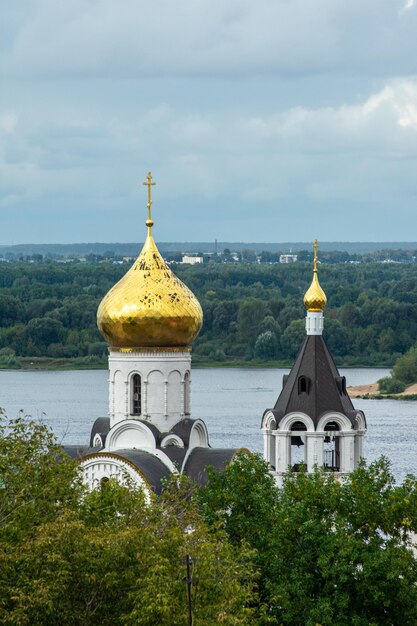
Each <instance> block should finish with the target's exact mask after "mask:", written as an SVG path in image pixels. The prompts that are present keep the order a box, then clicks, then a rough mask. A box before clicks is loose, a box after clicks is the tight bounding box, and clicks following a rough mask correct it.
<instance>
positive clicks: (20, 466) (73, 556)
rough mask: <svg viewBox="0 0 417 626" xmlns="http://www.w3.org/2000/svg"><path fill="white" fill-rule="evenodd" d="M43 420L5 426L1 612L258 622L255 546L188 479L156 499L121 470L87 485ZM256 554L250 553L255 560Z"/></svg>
mask: <svg viewBox="0 0 417 626" xmlns="http://www.w3.org/2000/svg"><path fill="white" fill-rule="evenodd" d="M77 467H78V466H77V464H76V463H74V461H72V460H70V459H69V458H68V457H66V456H65V454H63V452H62V450H61V449H60V447H59V446H57V445H56V443H55V441H54V438H53V436H52V435H51V433H50V432H49V431H48V430H47V429H46V428H45V427H44V426H42V425H39V424H36V423H35V422H32V421H26V420H25V419H23V418H20V419H18V420H15V421H3V423H2V425H1V426H0V622H1V623H2V624H13V625H16V624H19V625H24V624H27V625H28V626H29V625H30V626H38V625H39V626H42V625H45V626H51V625H54V624H56V625H57V626H58V625H59V626H66V625H74V626H75V625H77V626H79V625H86V626H87V625H88V626H90V625H104V626H105V625H109V626H110V625H112V626H114V625H115V624H126V625H129V624H132V625H133V624H135V625H136V624H143V625H144V626H154V625H155V624H159V625H162V626H183V624H185V623H187V615H188V605H187V596H186V584H185V578H186V574H187V571H186V563H185V557H186V556H187V555H189V556H190V557H191V585H192V609H193V613H194V617H195V620H196V623H198V624H202V625H205V626H212V624H217V623H221V624H227V625H230V626H232V625H238V624H239V625H240V624H251V623H252V621H251V617H252V614H253V609H252V608H250V605H251V603H252V602H253V596H254V593H253V582H254V568H252V566H251V564H250V563H249V562H248V550H247V549H243V551H242V550H241V549H240V548H239V549H238V548H237V547H235V546H233V545H232V544H231V543H230V542H229V541H228V539H227V535H226V533H225V532H224V531H223V530H222V529H220V528H214V527H211V528H210V529H209V528H208V526H207V524H206V523H205V521H204V519H203V517H202V515H201V514H200V513H199V512H198V510H197V508H196V506H195V505H194V503H193V499H192V498H190V487H189V486H188V485H186V484H184V483H183V481H181V480H179V479H174V480H173V481H172V482H171V483H168V484H167V485H166V488H165V490H164V493H163V495H162V496H161V497H159V498H158V499H155V500H154V502H153V504H152V506H150V507H149V506H146V505H145V500H144V498H143V494H142V492H141V491H140V490H137V489H134V488H133V486H130V488H126V487H121V486H120V485H119V484H118V483H117V482H113V481H112V480H110V481H108V482H103V484H102V486H101V489H99V490H97V491H94V492H92V493H87V492H86V490H85V489H84V487H83V485H82V482H81V481H80V479H79V476H78V471H77ZM248 563H249V564H248Z"/></svg>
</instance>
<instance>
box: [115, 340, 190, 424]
mask: <svg viewBox="0 0 417 626" xmlns="http://www.w3.org/2000/svg"><path fill="white" fill-rule="evenodd" d="M134 374H139V375H140V376H141V414H140V415H133V414H132V408H133V402H132V386H133V382H132V378H133V376H134ZM190 382H191V355H190V352H189V350H186V349H184V350H181V351H179V350H172V351H171V350H158V349H152V348H149V349H147V350H144V349H143V350H139V349H138V350H117V349H113V348H110V351H109V417H110V426H111V427H113V426H114V425H115V424H117V423H118V422H120V421H122V420H128V419H143V420H147V421H148V422H150V423H152V424H155V426H157V427H158V428H159V430H160V431H162V432H164V431H169V430H170V429H171V428H172V427H173V426H174V425H175V424H176V423H177V422H179V421H180V420H181V419H183V418H184V417H185V416H186V411H187V412H188V413H189V412H190Z"/></svg>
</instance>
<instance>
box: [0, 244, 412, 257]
mask: <svg viewBox="0 0 417 626" xmlns="http://www.w3.org/2000/svg"><path fill="white" fill-rule="evenodd" d="M141 247H142V244H141V243H138V242H130V243H120V242H119V243H118V242H110V243H98V242H90V243H68V244H17V245H10V246H7V245H2V246H0V257H3V258H8V257H9V258H12V259H18V258H19V257H21V256H23V257H25V256H31V255H33V254H38V255H39V254H40V255H42V256H44V257H49V258H57V257H68V256H78V257H80V256H87V255H89V254H93V255H98V256H105V255H106V254H107V253H108V252H112V253H113V254H114V255H116V256H134V255H137V254H138V253H139V251H140V249H141ZM158 247H159V249H160V251H161V252H165V253H170V252H181V253H184V252H191V253H198V252H202V253H214V252H218V253H221V252H223V250H224V249H229V250H231V251H233V252H242V251H243V250H251V251H253V252H255V253H256V254H261V253H262V252H275V253H283V254H284V253H288V252H290V251H292V252H294V253H297V252H300V251H301V250H311V248H312V242H311V241H309V242H300V241H298V242H276V243H266V242H264V243H262V242H259V243H258V242H249V243H247V242H241V241H240V242H239V241H237V242H227V241H218V242H215V241H200V242H198V241H197V242H196V241H182V242H175V241H174V242H159V243H158ZM381 250H403V251H404V250H405V251H412V250H417V242H374V241H369V242H366V241H363V242H355V241H353V242H352V241H336V242H332V241H323V242H320V251H321V252H331V251H335V252H347V253H348V254H358V255H363V254H369V253H372V252H379V251H381Z"/></svg>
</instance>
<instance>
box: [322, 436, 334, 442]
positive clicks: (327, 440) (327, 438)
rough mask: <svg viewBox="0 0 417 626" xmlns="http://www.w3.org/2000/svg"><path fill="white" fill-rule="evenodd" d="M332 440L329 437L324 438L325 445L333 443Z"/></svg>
mask: <svg viewBox="0 0 417 626" xmlns="http://www.w3.org/2000/svg"><path fill="white" fill-rule="evenodd" d="M331 441H332V438H331V437H330V436H329V435H326V436H325V438H324V443H331Z"/></svg>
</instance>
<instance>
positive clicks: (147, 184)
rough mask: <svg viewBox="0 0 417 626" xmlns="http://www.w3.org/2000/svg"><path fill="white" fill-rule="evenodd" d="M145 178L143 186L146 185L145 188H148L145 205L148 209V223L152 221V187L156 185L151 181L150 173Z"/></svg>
mask: <svg viewBox="0 0 417 626" xmlns="http://www.w3.org/2000/svg"><path fill="white" fill-rule="evenodd" d="M146 178H147V181H146V182H145V183H143V184H144V185H146V187H147V188H148V204H147V205H146V206H147V207H148V221H152V217H151V206H152V186H153V185H156V183H155V182H153V181H152V174H151V173H150V172H148V175H147V177H146Z"/></svg>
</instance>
